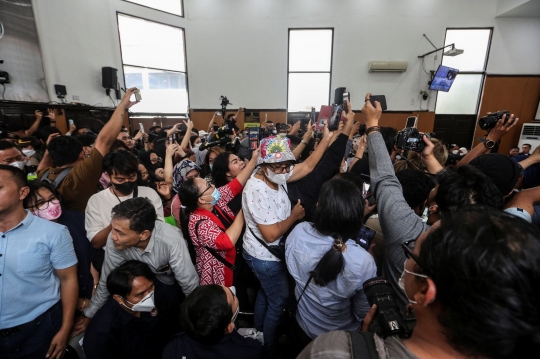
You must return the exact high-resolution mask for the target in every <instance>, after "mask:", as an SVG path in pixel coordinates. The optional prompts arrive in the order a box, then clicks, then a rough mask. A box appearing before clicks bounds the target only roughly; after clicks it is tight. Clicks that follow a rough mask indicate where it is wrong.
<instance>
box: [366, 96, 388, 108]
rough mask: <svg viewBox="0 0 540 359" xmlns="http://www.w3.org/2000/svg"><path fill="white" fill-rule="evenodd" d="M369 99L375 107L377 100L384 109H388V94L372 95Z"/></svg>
mask: <svg viewBox="0 0 540 359" xmlns="http://www.w3.org/2000/svg"><path fill="white" fill-rule="evenodd" d="M369 101H371V104H372V105H373V107H375V101H378V102H379V103H380V104H381V108H382V110H383V111H386V109H387V106H386V96H384V95H371V96H370V98H369Z"/></svg>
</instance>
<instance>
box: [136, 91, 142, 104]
mask: <svg viewBox="0 0 540 359" xmlns="http://www.w3.org/2000/svg"><path fill="white" fill-rule="evenodd" d="M134 95H135V101H141V100H142V96H141V90H137V91H135V92H134Z"/></svg>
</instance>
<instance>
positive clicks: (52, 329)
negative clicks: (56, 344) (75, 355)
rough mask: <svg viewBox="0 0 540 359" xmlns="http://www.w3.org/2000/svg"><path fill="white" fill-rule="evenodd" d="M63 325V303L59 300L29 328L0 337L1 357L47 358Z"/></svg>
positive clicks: (12, 358)
mask: <svg viewBox="0 0 540 359" xmlns="http://www.w3.org/2000/svg"><path fill="white" fill-rule="evenodd" d="M61 326H62V304H61V303H60V302H58V303H57V304H55V305H53V306H52V307H51V309H49V310H48V311H47V313H46V314H45V315H44V316H43V317H42V318H41V320H39V321H38V322H36V323H34V324H33V325H31V326H30V327H28V328H24V329H23V330H22V331H20V332H18V333H14V334H11V335H10V336H7V337H5V338H2V337H0V358H2V359H23V358H24V359H33V358H45V355H46V354H47V351H48V350H49V346H50V345H51V341H52V338H53V337H54V336H55V335H56V333H58V331H59V330H60V327H61Z"/></svg>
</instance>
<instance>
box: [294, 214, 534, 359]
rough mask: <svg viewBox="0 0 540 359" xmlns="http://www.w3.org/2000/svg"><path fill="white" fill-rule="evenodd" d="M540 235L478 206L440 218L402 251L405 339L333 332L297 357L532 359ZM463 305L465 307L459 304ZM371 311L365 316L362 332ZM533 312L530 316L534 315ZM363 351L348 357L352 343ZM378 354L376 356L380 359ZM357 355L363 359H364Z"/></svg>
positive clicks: (510, 217)
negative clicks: (360, 343)
mask: <svg viewBox="0 0 540 359" xmlns="http://www.w3.org/2000/svg"><path fill="white" fill-rule="evenodd" d="M539 237H540V232H539V231H538V229H537V228H535V227H534V226H532V225H531V224H529V223H527V222H525V221H523V220H521V219H517V218H515V217H513V216H510V215H508V214H505V213H503V212H501V211H498V210H495V209H492V208H489V207H481V206H470V207H464V208H461V209H460V210H459V211H454V212H451V213H448V214H447V215H445V216H443V218H442V220H441V222H440V226H434V227H432V228H431V229H430V230H429V231H428V232H424V233H422V235H420V236H419V237H418V238H417V239H416V245H415V246H414V250H411V249H409V247H407V246H406V245H403V250H404V252H405V253H406V256H407V260H406V262H405V265H404V271H403V274H402V276H401V278H400V284H401V286H402V288H403V289H404V291H405V293H406V295H407V298H408V301H409V302H410V303H411V304H412V308H413V309H414V313H415V316H416V326H415V328H414V331H413V333H412V336H411V337H410V338H409V339H401V338H398V337H396V336H389V337H387V338H386V339H384V340H383V339H381V338H380V337H379V336H374V337H371V336H370V335H369V334H368V333H364V334H362V336H364V338H358V337H357V334H354V333H351V334H349V333H347V332H344V331H338V332H331V333H328V334H325V335H322V336H320V337H319V338H317V339H316V340H315V341H314V342H313V343H312V344H310V345H309V346H308V347H306V348H305V349H304V351H303V352H302V353H301V354H300V356H298V358H299V359H304V358H320V357H321V356H320V355H321V354H322V353H323V352H324V355H325V356H326V357H330V356H331V357H339V358H353V357H358V356H357V355H359V354H361V355H364V356H365V357H368V358H382V359H398V358H399V359H402V358H406V359H413V358H422V359H440V358H471V359H472V358H486V359H503V358H530V357H532V356H534V354H532V353H536V352H538V350H539V349H540V338H539V337H538V333H539V332H540V324H539V323H540V315H539V314H538V311H536V310H534V309H532V308H538V307H539V306H540V299H539V298H540V293H539V289H538V286H537V283H538V281H539V280H540V242H539V241H538V238H539ZM464 299H465V300H464ZM376 309H377V308H376V307H373V308H372V310H370V314H368V316H366V319H365V322H364V326H363V331H367V330H368V328H369V327H370V323H371V321H372V319H373V314H374V313H375V311H376ZM531 309H532V310H531ZM358 339H359V340H363V339H365V340H366V342H365V343H366V344H365V345H366V346H367V348H370V347H371V348H372V349H374V351H372V352H371V353H373V355H372V354H371V353H368V352H367V350H360V351H359V352H358V353H356V352H355V353H354V356H353V353H352V350H351V348H354V347H355V344H354V343H355V341H356V340H358ZM377 353H380V354H377ZM364 356H362V357H364Z"/></svg>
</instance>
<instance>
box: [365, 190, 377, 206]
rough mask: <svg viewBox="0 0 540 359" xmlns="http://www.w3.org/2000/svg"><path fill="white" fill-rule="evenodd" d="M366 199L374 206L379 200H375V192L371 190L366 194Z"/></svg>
mask: <svg viewBox="0 0 540 359" xmlns="http://www.w3.org/2000/svg"><path fill="white" fill-rule="evenodd" d="M366 199H367V200H368V204H369V205H370V206H373V205H374V204H376V203H377V201H376V200H375V197H374V196H373V193H371V192H369V193H368V195H367V196H366Z"/></svg>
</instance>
